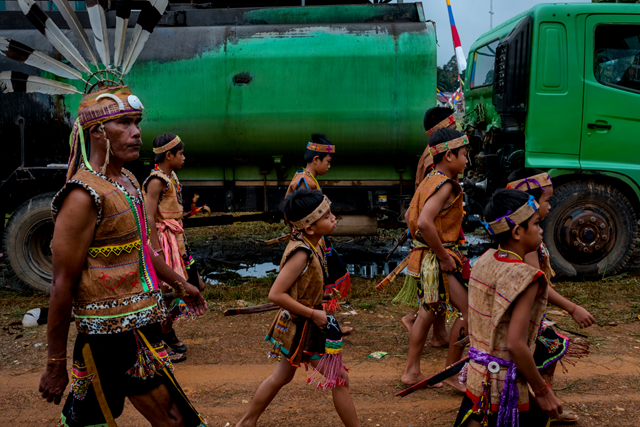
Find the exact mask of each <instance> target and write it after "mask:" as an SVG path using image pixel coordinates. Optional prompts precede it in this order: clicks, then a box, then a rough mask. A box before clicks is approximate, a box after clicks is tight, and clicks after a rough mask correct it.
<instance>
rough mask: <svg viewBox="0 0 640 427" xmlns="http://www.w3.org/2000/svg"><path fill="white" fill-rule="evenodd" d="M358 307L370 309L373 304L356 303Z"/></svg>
mask: <svg viewBox="0 0 640 427" xmlns="http://www.w3.org/2000/svg"><path fill="white" fill-rule="evenodd" d="M358 307H360V308H361V309H363V310H371V307H373V304H371V303H368V302H361V303H360V304H358Z"/></svg>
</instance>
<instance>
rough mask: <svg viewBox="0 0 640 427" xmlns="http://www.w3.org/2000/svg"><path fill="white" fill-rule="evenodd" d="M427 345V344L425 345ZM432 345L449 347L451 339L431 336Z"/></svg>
mask: <svg viewBox="0 0 640 427" xmlns="http://www.w3.org/2000/svg"><path fill="white" fill-rule="evenodd" d="M425 347H426V345H425ZM431 347H433V348H441V347H449V341H448V340H447V341H445V340H444V339H442V338H436V337H433V338H431Z"/></svg>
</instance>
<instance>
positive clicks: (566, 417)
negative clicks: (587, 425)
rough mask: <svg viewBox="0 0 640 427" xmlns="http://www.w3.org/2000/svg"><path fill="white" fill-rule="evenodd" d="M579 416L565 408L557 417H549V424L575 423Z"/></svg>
mask: <svg viewBox="0 0 640 427" xmlns="http://www.w3.org/2000/svg"><path fill="white" fill-rule="evenodd" d="M579 419H580V417H579V416H578V415H577V414H576V413H575V412H573V411H568V410H565V411H563V412H562V414H560V416H559V417H558V418H551V424H554V423H563V424H565V423H575V422H577V421H578V420H579Z"/></svg>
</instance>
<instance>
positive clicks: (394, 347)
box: [0, 304, 640, 427]
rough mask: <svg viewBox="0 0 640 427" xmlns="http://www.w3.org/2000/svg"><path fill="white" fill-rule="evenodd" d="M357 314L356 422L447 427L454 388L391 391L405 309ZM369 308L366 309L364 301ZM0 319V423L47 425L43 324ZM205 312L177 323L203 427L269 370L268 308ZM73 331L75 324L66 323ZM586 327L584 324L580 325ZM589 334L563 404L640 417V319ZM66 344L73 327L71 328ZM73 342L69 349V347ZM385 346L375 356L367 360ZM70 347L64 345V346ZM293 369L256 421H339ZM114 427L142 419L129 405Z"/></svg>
mask: <svg viewBox="0 0 640 427" xmlns="http://www.w3.org/2000/svg"><path fill="white" fill-rule="evenodd" d="M361 306H362V307H364V308H359V307H357V306H356V307H355V310H356V312H357V313H358V314H357V315H356V316H345V315H341V314H340V315H338V318H339V320H341V321H343V322H345V323H346V322H350V323H348V324H349V325H351V326H353V327H354V328H355V329H356V331H355V332H354V333H353V334H352V335H350V336H349V337H345V353H344V355H345V364H346V365H347V366H348V368H349V369H350V375H351V392H352V394H353V396H354V400H355V404H356V407H357V410H358V415H359V416H360V419H361V420H362V424H363V426H404V427H406V426H412V425H413V426H426V425H429V426H447V427H450V426H452V425H453V421H454V419H455V417H456V414H457V410H458V406H459V404H460V401H461V395H460V394H458V393H457V392H455V391H453V390H452V389H444V388H443V389H440V390H421V391H418V392H416V393H414V394H412V395H410V396H408V397H406V398H404V399H400V398H396V397H394V394H395V393H397V392H398V391H399V390H400V388H399V378H400V374H401V372H402V369H403V366H404V362H405V360H406V351H407V344H408V335H407V333H406V332H405V330H404V329H403V328H402V326H401V325H400V318H401V317H402V315H403V314H404V310H403V309H401V308H398V307H393V306H390V305H386V304H361ZM369 306H370V307H369ZM2 308H3V309H5V313H3V314H4V315H3V316H2V325H3V326H4V328H5V329H4V331H3V332H5V333H3V334H2V336H1V337H0V368H1V369H2V373H3V375H2V376H1V377H0V409H1V411H0V421H1V422H2V423H3V424H4V425H39V426H50V425H54V423H55V421H56V420H57V418H58V415H59V411H60V409H61V408H60V407H56V406H54V405H52V404H47V403H46V402H44V401H43V400H42V399H41V398H40V397H39V395H38V393H37V387H38V383H39V379H40V374H41V372H42V369H43V366H44V360H45V358H46V345H44V344H41V345H38V344H40V343H45V344H46V331H45V327H37V328H35V329H30V330H24V331H22V330H20V329H19V328H14V327H10V326H8V325H9V323H10V322H9V321H10V320H11V316H10V314H9V312H7V311H6V310H7V307H6V306H5V307H2ZM212 308H213V309H212V310H211V311H210V312H209V313H207V314H206V315H205V316H204V317H202V318H200V319H198V320H197V321H195V322H193V323H191V322H188V323H186V324H184V325H181V326H179V327H178V328H177V331H178V334H179V336H180V337H181V338H182V339H183V340H184V341H185V342H186V343H187V345H188V346H189V351H188V353H187V355H188V360H187V361H186V362H184V363H181V364H178V365H176V366H175V369H176V377H177V378H178V380H179V381H180V382H181V384H182V385H183V387H184V389H185V390H186V392H187V394H188V395H189V396H190V397H191V399H192V401H193V403H194V405H195V406H196V408H197V409H198V410H199V411H200V412H201V413H202V414H203V415H204V416H205V418H206V419H207V420H208V423H209V425H210V426H224V425H225V424H226V423H227V422H229V423H231V425H234V423H235V422H236V421H237V420H238V419H239V418H240V417H241V415H242V414H243V412H244V411H245V409H246V408H247V405H248V402H249V401H250V400H251V397H252V395H253V393H254V391H255V389H256V388H257V386H258V385H259V383H260V382H261V381H262V380H263V379H264V378H266V377H267V376H268V375H269V374H270V373H271V372H272V370H273V364H274V363H273V362H272V361H270V360H267V358H266V352H267V350H268V347H269V346H268V345H267V344H266V343H265V342H264V341H263V338H264V335H265V332H266V330H267V328H268V326H269V324H270V322H271V321H272V319H273V316H274V313H273V312H271V313H264V314H259V315H253V316H235V317H223V316H222V313H221V311H222V309H223V307H222V306H213V307H212ZM550 317H552V318H554V317H555V318H554V319H553V320H558V321H559V322H560V325H562V326H563V327H565V328H566V329H571V330H575V329H574V328H575V324H573V323H572V322H571V320H570V319H569V318H568V317H567V316H560V315H556V316H553V315H551V316H550ZM72 329H73V327H72ZM583 332H584V331H583ZM585 333H586V334H588V335H589V341H590V342H591V347H592V354H591V356H590V357H589V358H587V359H583V360H582V361H580V362H578V364H577V365H576V366H575V367H571V366H569V368H570V370H569V372H568V373H566V374H564V373H560V374H559V375H558V376H557V379H556V384H555V388H556V390H557V394H558V396H559V397H560V398H561V399H562V401H563V402H564V403H565V405H566V407H567V408H569V409H571V410H573V411H575V412H576V413H578V414H579V416H580V417H581V420H580V422H579V423H578V424H577V425H580V426H599V425H609V426H637V425H639V424H640V418H639V416H640V411H638V407H639V405H640V393H639V392H638V390H640V375H639V373H640V368H639V367H638V366H639V365H640V363H639V362H640V322H637V321H636V322H635V323H633V322H632V323H630V324H626V325H619V326H594V327H592V328H590V329H589V330H587V331H586V332H585ZM70 335H71V336H70V342H72V341H73V338H74V336H75V332H72V333H71V334H70ZM70 349H71V347H70ZM374 351H386V352H388V353H389V356H387V357H385V358H384V359H382V360H375V359H372V358H369V357H368V355H369V354H370V353H372V352H374ZM69 353H70V350H69ZM445 356H446V350H445V349H434V348H428V349H427V350H426V351H425V354H424V356H423V371H424V372H425V373H435V372H437V371H438V370H440V369H442V367H443V363H444V358H445ZM305 378H306V373H305V372H304V370H303V369H300V370H299V372H298V374H297V375H296V377H295V379H294V380H293V382H292V383H291V384H290V385H288V386H287V387H285V389H283V392H282V393H281V394H280V395H279V396H278V397H277V398H276V400H275V401H274V403H273V405H272V406H270V407H269V409H268V410H267V412H266V413H265V414H264V415H263V417H262V418H261V420H260V423H259V425H261V426H283V425H289V426H305V427H314V426H323V427H324V426H338V425H340V422H339V419H338V417H337V415H336V414H335V411H333V407H332V398H331V393H330V392H328V391H319V390H315V389H314V388H312V387H311V386H307V385H305V382H304V380H305ZM118 425H119V426H145V425H147V423H146V422H145V421H144V419H143V418H142V417H141V416H139V415H138V414H137V413H136V412H135V411H134V410H133V408H132V406H131V405H130V404H127V405H126V407H125V412H124V414H123V415H122V417H120V418H119V419H118Z"/></svg>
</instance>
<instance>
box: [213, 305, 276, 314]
mask: <svg viewBox="0 0 640 427" xmlns="http://www.w3.org/2000/svg"><path fill="white" fill-rule="evenodd" d="M279 308H280V306H278V305H276V304H273V303H269V304H262V305H256V306H254V307H242V308H229V309H227V310H225V311H224V315H225V316H235V315H236V314H255V313H263V312H265V311H273V310H278V309H279Z"/></svg>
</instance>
